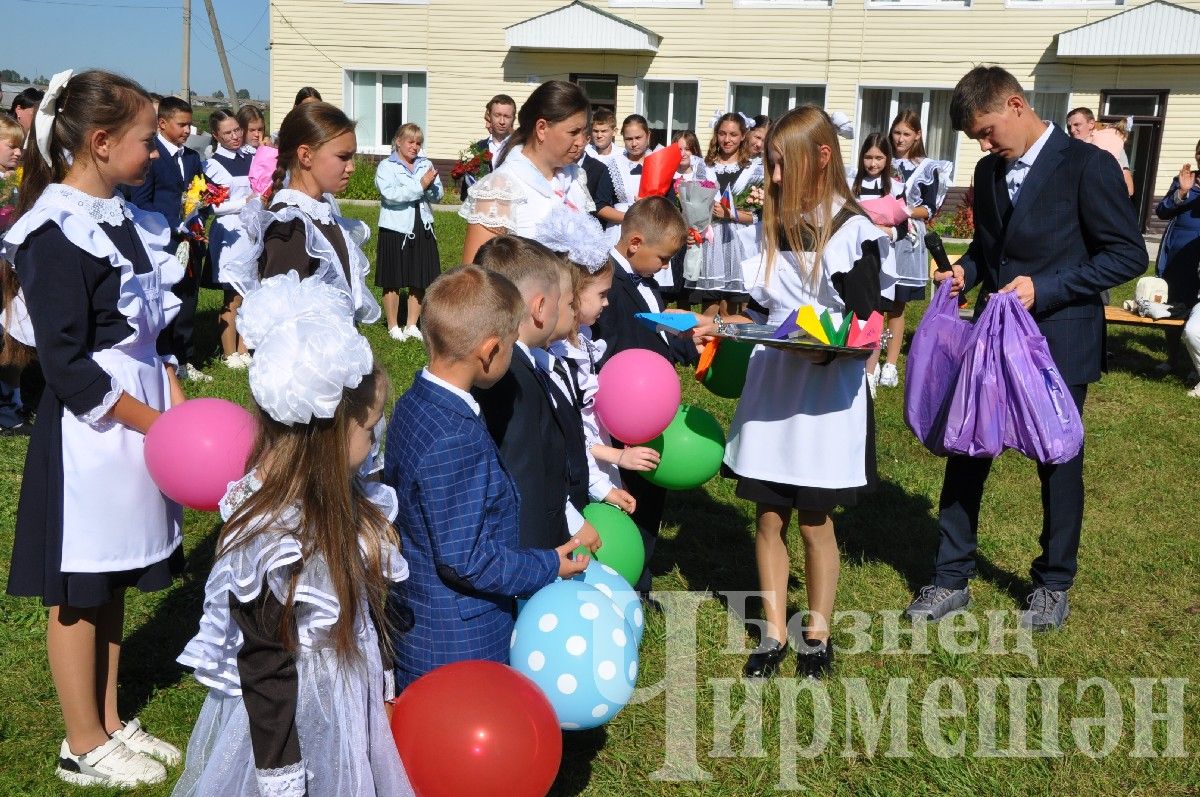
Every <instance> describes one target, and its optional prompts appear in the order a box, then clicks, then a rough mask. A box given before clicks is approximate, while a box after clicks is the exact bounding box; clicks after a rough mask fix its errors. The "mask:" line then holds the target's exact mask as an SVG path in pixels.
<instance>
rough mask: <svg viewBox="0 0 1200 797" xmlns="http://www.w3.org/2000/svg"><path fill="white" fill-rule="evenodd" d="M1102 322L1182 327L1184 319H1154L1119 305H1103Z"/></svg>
mask: <svg viewBox="0 0 1200 797" xmlns="http://www.w3.org/2000/svg"><path fill="white" fill-rule="evenodd" d="M1104 322H1105V323H1106V324H1121V325H1124V326H1131V327H1163V328H1166V327H1182V326H1183V325H1184V323H1186V322H1185V320H1184V319H1182V318H1163V319H1159V320H1157V321H1156V320H1154V319H1153V318H1147V317H1145V316H1140V315H1138V314H1137V313H1131V312H1129V311H1128V310H1125V309H1123V308H1120V307H1105V308H1104Z"/></svg>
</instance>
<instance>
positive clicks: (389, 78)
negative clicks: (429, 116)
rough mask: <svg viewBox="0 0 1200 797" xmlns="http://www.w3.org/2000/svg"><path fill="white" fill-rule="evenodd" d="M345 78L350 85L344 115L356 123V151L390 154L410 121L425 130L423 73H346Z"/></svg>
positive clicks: (425, 93)
mask: <svg viewBox="0 0 1200 797" xmlns="http://www.w3.org/2000/svg"><path fill="white" fill-rule="evenodd" d="M346 79H347V82H348V83H349V84H350V91H348V92H347V93H346V96H347V97H348V98H349V102H348V103H347V108H346V112H347V113H348V114H349V116H350V117H351V118H352V119H355V120H356V121H357V122H358V150H359V152H368V153H373V154H385V153H387V152H390V151H391V148H392V138H393V137H394V136H395V135H396V130H398V129H399V127H400V125H402V124H407V123H409V122H412V123H414V124H418V125H420V126H421V129H422V130H425V113H426V105H427V95H428V90H427V88H426V81H425V73H424V72H358V71H356V72H347V73H346ZM426 134H428V131H426Z"/></svg>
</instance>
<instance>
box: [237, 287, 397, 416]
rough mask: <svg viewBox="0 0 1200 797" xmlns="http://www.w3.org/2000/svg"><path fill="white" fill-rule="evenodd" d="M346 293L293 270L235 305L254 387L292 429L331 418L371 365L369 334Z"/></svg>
mask: <svg viewBox="0 0 1200 797" xmlns="http://www.w3.org/2000/svg"><path fill="white" fill-rule="evenodd" d="M353 317H354V308H353V303H352V301H351V299H350V297H349V296H347V295H346V294H345V293H344V292H343V291H340V290H338V289H337V288H334V287H333V286H332V285H328V284H326V283H324V282H321V281H320V280H319V279H314V278H309V279H305V280H302V279H300V277H299V275H298V274H296V272H294V271H289V272H288V273H286V274H281V275H279V276H276V277H271V278H269V279H265V280H263V282H262V285H261V286H260V287H258V288H257V289H256V290H253V291H251V292H250V293H249V294H248V295H247V296H246V298H245V299H244V300H243V301H242V306H241V307H240V308H239V309H238V318H237V327H238V332H239V333H240V334H241V336H242V337H243V338H245V340H246V345H247V346H248V347H249V348H251V349H253V350H254V359H253V360H252V361H251V363H250V392H251V394H253V396H254V400H255V401H257V402H258V405H259V406H260V407H262V408H263V411H265V412H266V413H267V414H268V415H270V416H271V417H272V418H274V419H275V420H276V421H278V422H279V423H282V424H285V425H287V426H291V425H293V424H306V423H309V422H310V421H312V419H314V418H332V417H333V416H334V413H336V412H337V407H338V404H339V403H340V402H341V400H342V393H343V391H344V390H345V389H346V388H355V387H358V385H359V384H360V383H361V382H362V380H363V377H364V376H366V375H368V374H370V373H371V370H372V369H373V368H374V357H373V355H372V354H371V346H370V345H369V344H368V343H367V339H366V338H364V337H363V336H362V335H361V334H359V332H358V330H357V329H355V327H354V322H353V321H352V319H353Z"/></svg>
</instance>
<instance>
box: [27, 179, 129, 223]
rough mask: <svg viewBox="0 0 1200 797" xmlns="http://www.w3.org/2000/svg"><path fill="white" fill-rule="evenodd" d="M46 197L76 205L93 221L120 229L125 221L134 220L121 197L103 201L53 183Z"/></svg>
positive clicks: (47, 188) (46, 192) (45, 193)
mask: <svg viewBox="0 0 1200 797" xmlns="http://www.w3.org/2000/svg"><path fill="white" fill-rule="evenodd" d="M44 195H45V196H50V197H55V198H58V199H59V200H61V201H63V202H66V203H67V204H69V205H74V206H75V207H78V208H80V209H81V210H83V212H84V213H86V214H87V216H88V218H90V219H91V220H92V221H95V222H98V223H102V224H108V225H111V226H113V227H120V226H121V225H122V224H124V223H125V219H132V218H133V213H132V211H130V210H129V208H127V207H125V200H124V199H122V198H121V197H119V196H114V197H109V198H108V199H102V198H101V197H98V196H92V195H91V194H85V193H84V192H82V191H80V190H79V189H78V188H73V187H71V186H69V185H63V184H62V183H51V184H50V185H48V186H46V190H45V192H44Z"/></svg>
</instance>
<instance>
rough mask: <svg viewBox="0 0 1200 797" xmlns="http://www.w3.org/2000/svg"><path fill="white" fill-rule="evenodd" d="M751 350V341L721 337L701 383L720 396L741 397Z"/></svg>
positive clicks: (752, 348)
mask: <svg viewBox="0 0 1200 797" xmlns="http://www.w3.org/2000/svg"><path fill="white" fill-rule="evenodd" d="M752 351H754V345H753V344H751V343H746V342H744V341H740V340H731V339H729V338H726V339H723V340H722V341H721V343H720V345H719V346H717V353H716V356H714V357H713V361H712V364H711V365H709V367H708V372H707V373H705V374H704V381H703V382H702V384H703V385H704V386H705V387H706V388H708V389H709V390H711V391H712V392H713V393H715V394H717V395H718V396H720V397H721V398H730V399H735V398H741V395H742V388H744V387H745V386H746V369H747V368H748V367H749V366H750V353H751V352H752Z"/></svg>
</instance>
